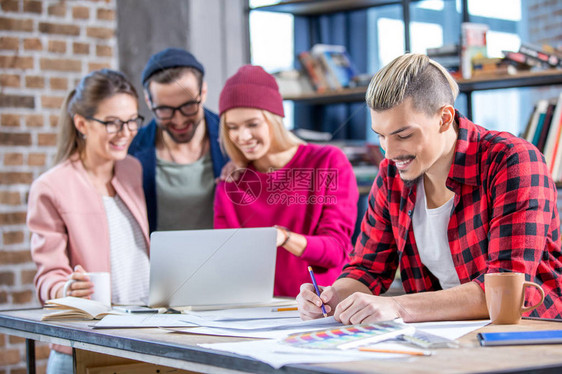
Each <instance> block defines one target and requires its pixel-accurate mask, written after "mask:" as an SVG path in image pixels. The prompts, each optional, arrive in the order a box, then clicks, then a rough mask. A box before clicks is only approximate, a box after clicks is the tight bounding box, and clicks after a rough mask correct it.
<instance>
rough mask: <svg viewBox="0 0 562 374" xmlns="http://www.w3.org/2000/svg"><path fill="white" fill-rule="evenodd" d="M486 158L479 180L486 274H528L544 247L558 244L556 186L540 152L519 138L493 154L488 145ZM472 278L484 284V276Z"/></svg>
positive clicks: (545, 253) (536, 265)
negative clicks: (485, 218) (484, 207)
mask: <svg viewBox="0 0 562 374" xmlns="http://www.w3.org/2000/svg"><path fill="white" fill-rule="evenodd" d="M488 156H489V157H490V159H491V162H490V163H489V169H488V172H487V173H486V175H485V176H483V177H484V178H486V179H485V180H483V181H482V182H483V185H484V186H486V190H487V193H488V199H489V201H490V202H491V204H490V206H489V209H491V215H490V220H489V229H488V238H487V239H488V253H487V257H488V258H487V269H486V272H488V273H495V272H500V271H502V272H504V271H512V272H521V273H525V274H528V275H529V276H530V277H531V278H532V277H533V275H534V274H538V273H539V272H540V271H539V266H540V264H541V262H542V261H543V258H546V257H548V250H549V248H555V247H558V248H559V245H554V244H555V243H556V242H557V241H559V238H558V236H559V234H558V230H559V228H558V226H559V225H560V223H559V219H558V215H557V214H556V209H557V208H556V194H557V192H556V187H555V185H554V183H553V181H552V179H551V178H550V176H549V175H550V174H549V171H548V168H547V165H546V163H545V161H544V158H543V156H542V154H541V153H540V152H539V151H538V150H537V149H536V148H535V147H534V146H532V145H531V144H529V143H527V142H525V141H524V140H521V139H518V138H515V139H514V140H512V141H511V144H510V146H508V147H503V148H502V149H500V150H499V151H497V152H495V151H494V148H493V147H492V149H491V152H490V153H489V155H488ZM529 276H528V277H527V279H528V280H529ZM473 280H474V281H476V282H477V283H479V284H480V286H481V287H484V286H483V282H484V274H481V275H479V276H478V277H476V278H474V279H473ZM531 280H532V279H531Z"/></svg>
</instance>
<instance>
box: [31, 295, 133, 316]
mask: <svg viewBox="0 0 562 374" xmlns="http://www.w3.org/2000/svg"><path fill="white" fill-rule="evenodd" d="M44 308H45V309H46V310H54V312H52V313H48V314H45V315H43V317H41V321H52V320H62V319H102V318H103V317H104V316H105V315H108V314H123V313H120V312H118V311H115V310H112V309H111V307H108V306H106V305H104V304H102V303H100V302H99V301H94V300H88V299H83V298H80V297H72V296H67V297H62V298H60V299H52V300H47V302H46V303H45V307H44Z"/></svg>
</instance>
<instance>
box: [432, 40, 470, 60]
mask: <svg viewBox="0 0 562 374" xmlns="http://www.w3.org/2000/svg"><path fill="white" fill-rule="evenodd" d="M425 53H426V54H427V56H428V57H430V58H432V59H435V57H440V56H457V57H458V56H460V53H461V49H460V47H459V45H458V44H445V45H442V46H441V47H434V48H427V49H426V52H425Z"/></svg>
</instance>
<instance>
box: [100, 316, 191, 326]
mask: <svg viewBox="0 0 562 374" xmlns="http://www.w3.org/2000/svg"><path fill="white" fill-rule="evenodd" d="M183 317H184V316H183V315H181V314H124V315H118V316H116V315H108V316H105V317H103V319H102V320H101V321H99V322H98V323H96V324H95V325H93V327H94V328H95V329H117V328H133V327H134V328H142V327H186V326H190V324H188V323H187V322H185V321H183V320H182V319H183ZM191 326H195V325H191Z"/></svg>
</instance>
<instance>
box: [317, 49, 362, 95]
mask: <svg viewBox="0 0 562 374" xmlns="http://www.w3.org/2000/svg"><path fill="white" fill-rule="evenodd" d="M310 51H311V53H312V55H315V56H317V58H319V59H320V60H321V61H322V62H323V63H324V64H325V65H326V68H327V71H328V74H329V75H331V77H332V78H331V79H335V80H336V81H337V82H338V83H339V85H340V86H341V87H349V84H350V82H351V81H352V79H353V77H354V76H356V75H357V70H356V69H355V66H354V65H353V63H352V62H351V57H349V54H348V53H347V50H346V48H345V47H344V46H343V45H330V44H316V45H314V46H313V47H312V49H311V50H310Z"/></svg>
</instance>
